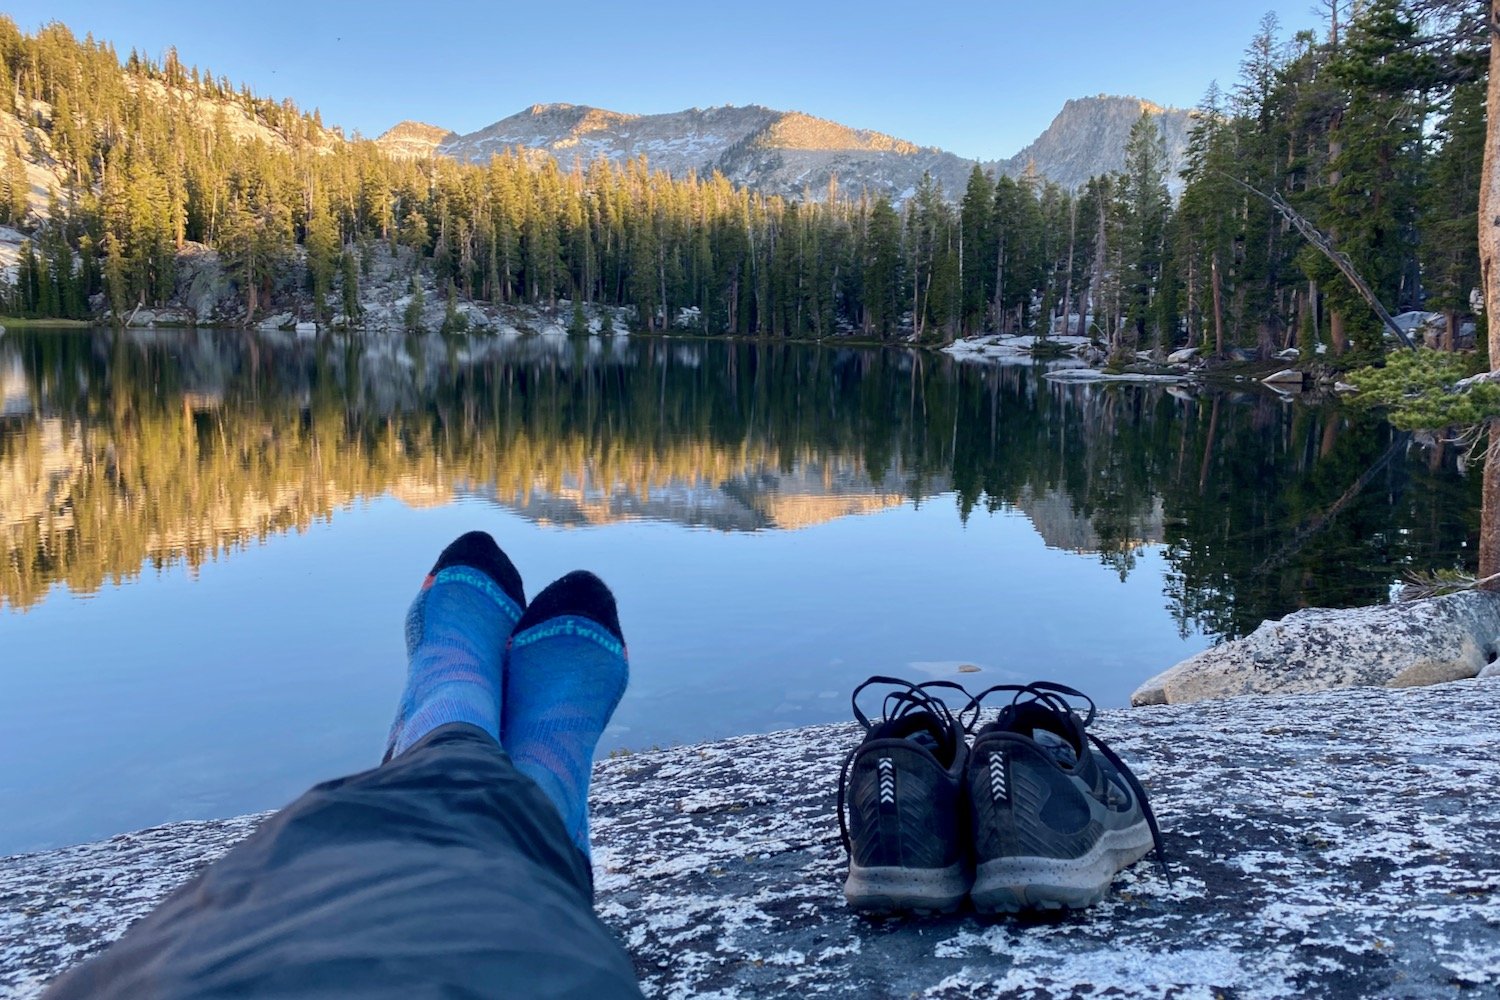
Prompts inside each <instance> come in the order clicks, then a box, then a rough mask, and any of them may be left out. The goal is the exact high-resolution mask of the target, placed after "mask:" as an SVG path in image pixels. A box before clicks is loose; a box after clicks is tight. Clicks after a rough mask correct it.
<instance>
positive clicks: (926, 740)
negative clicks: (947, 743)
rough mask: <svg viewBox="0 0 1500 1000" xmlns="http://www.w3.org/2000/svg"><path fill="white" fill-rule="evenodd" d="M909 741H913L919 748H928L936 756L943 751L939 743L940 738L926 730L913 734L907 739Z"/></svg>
mask: <svg viewBox="0 0 1500 1000" xmlns="http://www.w3.org/2000/svg"><path fill="white" fill-rule="evenodd" d="M907 739H909V740H911V741H912V742H913V743H915V744H916V745H917V746H919V747H926V748H927V749H928V750H930V751H932V753H933V754H936V753H937V752H938V751H939V750H941V749H942V744H941V743H939V742H938V738H937V737H936V736H934V735H932V733H930V732H928V731H927V730H925V729H924V730H922V731H921V732H917V733H912V734H911V735H910V736H908V737H907Z"/></svg>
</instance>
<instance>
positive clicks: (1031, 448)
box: [0, 330, 1478, 635]
mask: <svg viewBox="0 0 1500 1000" xmlns="http://www.w3.org/2000/svg"><path fill="white" fill-rule="evenodd" d="M0 400H3V410H0V604H8V605H13V606H18V607H27V606H29V605H31V604H33V603H35V602H36V601H38V600H40V599H41V598H42V597H43V596H45V594H46V593H47V592H48V590H49V589H51V588H52V587H54V586H58V585H61V584H66V585H67V586H69V587H70V588H72V589H73V590H75V591H80V592H87V591H90V590H93V589H95V588H98V587H99V586H101V585H102V584H103V583H105V582H106V581H110V580H119V579H121V578H124V577H128V576H131V575H134V574H136V573H138V572H140V571H141V569H142V568H143V567H145V566H157V567H160V566H163V565H167V564H170V563H175V562H183V563H186V564H188V565H198V564H200V563H201V562H203V561H204V560H206V559H211V558H215V557H216V556H218V555H219V554H220V553H223V552H226V551H232V550H234V549H237V548H240V547H243V546H246V545H249V544H251V543H253V542H256V541H259V540H263V539H265V538H267V537H269V536H271V535H273V534H277V533H281V532H285V531H289V530H295V529H300V528H303V527H306V526H307V525H309V524H311V523H312V522H313V521H315V520H319V519H326V518H328V517H331V516H333V514H334V512H335V511H337V510H339V509H340V508H342V507H345V506H347V505H349V504H351V503H355V502H357V501H359V500H361V499H364V498H371V497H378V496H382V495H392V496H395V497H397V498H399V499H401V500H402V501H403V502H405V503H407V504H410V505H412V506H430V505H437V504H443V503H446V502H448V501H449V500H450V499H451V498H452V497H453V496H455V495H458V494H463V495H470V496H478V497H484V498H487V499H489V500H491V501H492V502H495V503H500V504H503V505H505V506H507V507H512V508H514V509H515V510H517V511H518V512H520V513H521V515H522V516H525V517H529V518H533V519H535V520H537V521H545V522H547V523H553V524H574V525H591V524H606V523H611V522H615V521H619V520H622V519H632V518H634V519H644V518H649V519H659V520H670V521H674V522H676V523H680V524H687V525H695V526H702V527H709V528H714V529H717V530H724V531H756V530H767V529H783V530H784V529H792V528H799V527H805V526H810V525H815V524H821V523H824V522H826V521H828V520H831V519H834V518H839V517H845V516H849V515H853V514H861V513H870V512H876V511H880V510H884V509H886V508H888V507H890V506H892V505H895V504H899V503H901V502H903V501H907V500H922V499H926V498H930V497H932V496H933V495H934V494H938V493H951V494H952V496H953V497H954V499H955V502H956V505H957V507H958V513H959V515H960V516H961V517H969V516H972V515H973V512H974V511H975V510H976V509H991V510H996V509H1002V508H1013V509H1016V510H1019V511H1021V512H1023V513H1024V514H1026V516H1027V517H1029V518H1030V520H1031V522H1032V523H1033V525H1034V526H1035V527H1036V530H1037V531H1038V533H1039V534H1040V535H1041V536H1042V538H1043V539H1044V540H1045V541H1046V542H1047V544H1049V545H1052V546H1054V547H1057V548H1062V549H1066V550H1070V551H1074V552H1081V553H1090V554H1091V555H1094V556H1095V557H1097V558H1098V559H1100V560H1101V561H1102V562H1104V563H1106V564H1108V565H1109V566H1110V567H1111V568H1113V569H1114V570H1115V571H1117V572H1119V573H1120V574H1122V575H1123V574H1127V573H1129V572H1130V571H1131V569H1132V567H1133V565H1134V560H1135V557H1136V555H1137V553H1138V551H1139V550H1140V549H1141V548H1142V547H1143V546H1146V545H1157V544H1160V547H1161V551H1162V554H1163V555H1164V557H1165V558H1166V559H1167V561H1168V562H1169V563H1170V567H1171V569H1170V572H1169V574H1168V578H1167V579H1168V598H1169V601H1170V602H1171V603H1172V605H1173V607H1174V609H1175V612H1176V613H1177V614H1178V615H1179V616H1180V618H1181V620H1182V621H1183V622H1184V624H1185V625H1186V624H1189V623H1191V624H1198V625H1202V626H1203V627H1205V628H1206V629H1208V630H1209V631H1211V632H1214V633H1216V634H1223V635H1229V634H1237V633H1240V632H1243V631H1245V630H1247V629H1249V628H1252V627H1254V626H1255V625H1257V624H1259V622H1260V620H1261V619H1263V618H1267V617H1277V616H1280V615H1282V614H1285V613H1286V612H1287V611H1290V610H1292V609H1294V608H1296V607H1299V606H1302V605H1305V604H1324V605H1337V604H1351V603H1363V602H1368V601H1371V600H1378V599H1380V598H1381V596H1382V595H1383V594H1384V593H1385V591H1386V589H1387V587H1388V585H1389V583H1390V581H1391V579H1392V578H1393V577H1395V576H1398V575H1399V574H1400V572H1401V569H1402V568H1404V567H1406V566H1413V567H1423V568H1428V567H1432V566H1435V565H1444V564H1452V563H1454V562H1455V561H1457V560H1458V559H1461V558H1462V557H1461V556H1460V557H1455V556H1454V555H1453V554H1454V553H1467V552H1472V551H1474V548H1473V542H1472V539H1473V537H1474V535H1475V532H1476V529H1477V511H1478V502H1477V482H1475V481H1474V480H1472V479H1463V478H1461V477H1458V476H1456V475H1454V474H1453V473H1452V471H1451V465H1452V463H1451V461H1449V460H1448V457H1447V456H1445V455H1443V454H1441V453H1437V454H1427V455H1422V454H1417V453H1415V452H1413V453H1412V454H1410V455H1409V456H1407V457H1405V458H1402V459H1399V460H1397V461H1392V462H1390V463H1389V464H1387V465H1385V466H1383V467H1382V472H1381V474H1380V476H1379V481H1378V482H1376V483H1372V485H1371V488H1370V489H1368V490H1365V491H1363V492H1359V493H1358V494H1357V495H1356V496H1354V497H1353V498H1352V499H1351V498H1346V497H1344V494H1345V493H1346V492H1347V491H1348V490H1349V486H1350V483H1351V482H1353V481H1354V480H1355V479H1356V478H1358V477H1359V476H1360V474H1361V473H1362V472H1364V470H1366V469H1368V468H1369V467H1370V465H1371V463H1372V462H1374V461H1375V459H1376V458H1378V457H1379V456H1380V455H1381V454H1382V453H1383V452H1384V451H1385V450H1386V448H1387V447H1388V445H1389V444H1390V437H1391V433H1392V432H1391V430H1390V428H1389V427H1387V426H1386V425H1384V424H1382V423H1380V422H1378V421H1377V420H1375V419H1373V418H1370V417H1367V416H1354V415H1350V414H1347V413H1344V412H1342V411H1339V410H1337V409H1333V408H1328V409H1322V410H1313V409H1307V408H1300V407H1299V408H1284V407H1283V406H1282V405H1281V404H1280V403H1278V402H1276V401H1274V400H1270V399H1266V398H1263V397H1260V396H1255V395H1249V396H1242V397H1233V396H1221V397H1210V398H1209V399H1207V400H1205V401H1202V402H1200V401H1198V400H1196V399H1194V398H1191V397H1181V396H1173V395H1170V394H1168V393H1165V392H1162V391H1160V390H1158V389H1154V388H1139V387H1127V388H1114V389H1108V388H1100V387H1095V386H1079V385H1058V384H1053V383H1048V382H1045V381H1043V380H1041V379H1039V378H1037V377H1036V375H1035V374H1034V373H1033V372H1032V371H1030V370H1029V369H1025V368H1007V369H1004V370H997V369H977V368H968V367H962V366H955V365H954V364H952V363H951V361H950V359H947V358H945V357H934V356H930V355H923V354H916V353H908V352H899V351H881V350H874V349H871V350H862V349H842V348H841V349H830V348H811V347H789V346H785V345H776V344H766V343H724V342H713V341H663V340H650V339H647V340H637V339H619V340H614V341H611V342H608V343H601V342H599V341H598V340H595V339H591V340H587V341H579V340H573V339H568V338H545V337H532V338H523V339H521V340H516V341H512V342H508V343H507V342H494V341H466V340H463V339H461V338H460V339H455V340H451V341H445V340H443V339H442V338H440V337H436V336H433V337H428V338H419V339H416V340H402V339H400V338H397V339H395V340H390V341H386V340H355V339H348V340H344V339H314V340H311V341H299V340H297V339H296V338H294V337H290V336H288V337H281V336H279V335H273V336H259V335H248V334H243V333H215V332H207V331H205V332H199V333H192V332H170V331H142V332H139V333H134V332H133V333H129V334H115V333H111V332H107V331H95V332H88V333H84V332H78V331H70V332H68V333H66V334H63V335H58V334H48V333H45V332H41V331H35V330H24V331H10V332H8V333H7V334H6V335H5V337H4V338H0ZM1403 454H1404V453H1403ZM1336 503H1337V504H1338V505H1339V506H1338V510H1339V513H1338V515H1337V516H1336V517H1332V518H1329V517H1325V516H1323V515H1324V514H1325V513H1326V512H1327V511H1328V509H1329V508H1330V506H1332V505H1334V504H1336ZM1310 522H1317V523H1318V524H1319V528H1318V530H1317V531H1316V532H1314V533H1311V534H1304V533H1298V531H1297V529H1298V528H1299V527H1301V526H1304V525H1306V524H1308V523H1310ZM1289 540H1295V544H1289ZM1466 546H1467V547H1466ZM1330 566H1337V567H1339V568H1340V570H1339V572H1337V573H1330V572H1328V567H1330ZM997 571H999V569H998V568H997Z"/></svg>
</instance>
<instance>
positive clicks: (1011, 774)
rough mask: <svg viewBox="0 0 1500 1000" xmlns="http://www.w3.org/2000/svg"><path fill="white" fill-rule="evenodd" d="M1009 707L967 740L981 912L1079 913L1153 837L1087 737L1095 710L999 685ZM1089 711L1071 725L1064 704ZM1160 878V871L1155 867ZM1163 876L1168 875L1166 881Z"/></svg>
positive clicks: (1129, 785)
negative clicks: (1008, 698)
mask: <svg viewBox="0 0 1500 1000" xmlns="http://www.w3.org/2000/svg"><path fill="white" fill-rule="evenodd" d="M996 692H1011V693H1012V695H1013V697H1012V699H1011V703H1010V704H1008V705H1006V706H1005V707H1003V708H1002V709H1001V710H1000V712H999V716H998V717H997V718H996V719H995V720H994V721H992V722H990V723H989V724H988V725H986V726H983V727H982V728H980V729H979V730H978V731H977V732H976V733H975V738H974V746H973V749H972V750H971V751H970V754H969V769H968V774H967V792H968V799H969V803H970V823H971V826H970V833H971V836H972V844H973V850H974V862H975V871H974V887H973V889H972V890H970V893H969V896H970V898H971V899H972V900H973V901H974V909H976V910H978V911H979V912H980V913H1016V912H1020V911H1023V910H1057V909H1063V908H1068V909H1081V908H1083V907H1086V906H1092V905H1093V904H1094V903H1097V902H1098V901H1099V900H1101V899H1102V898H1104V893H1105V892H1106V891H1107V890H1108V888H1109V883H1110V882H1111V880H1113V879H1114V877H1115V874H1116V873H1117V872H1119V871H1120V869H1122V868H1124V867H1126V866H1127V865H1130V864H1133V863H1135V862H1136V861H1138V860H1140V859H1141V858H1142V857H1144V856H1145V855H1146V854H1148V853H1150V851H1151V850H1152V848H1153V847H1154V848H1155V849H1156V850H1157V854H1158V858H1160V857H1161V834H1160V831H1159V830H1158V829H1157V825H1156V817H1155V816H1154V815H1153V814H1152V812H1151V806H1150V804H1149V803H1148V802H1147V801H1146V793H1145V790H1144V789H1143V788H1142V787H1141V783H1140V782H1139V781H1138V780H1137V779H1136V777H1135V775H1134V774H1132V773H1131V771H1130V768H1128V767H1126V766H1125V763H1124V762H1123V761H1122V760H1120V758H1119V757H1118V756H1116V755H1115V753H1114V751H1112V750H1110V749H1109V747H1107V746H1105V744H1104V742H1103V741H1102V740H1100V739H1099V738H1098V737H1096V736H1093V735H1092V734H1090V733H1088V732H1087V731H1086V730H1087V727H1088V725H1089V723H1091V722H1092V721H1093V720H1094V702H1093V700H1092V699H1090V698H1089V697H1088V696H1087V695H1084V694H1082V693H1081V692H1078V691H1075V690H1074V689H1072V688H1070V687H1065V686H1063V685H1061V684H1051V683H1047V682H1037V683H1034V684H1027V685H1014V684H1002V685H998V686H996V687H992V688H990V689H988V690H987V691H984V692H981V693H980V694H978V695H975V696H974V698H973V699H972V700H971V701H970V702H969V705H968V706H966V707H965V709H964V710H963V711H962V712H960V713H959V716H960V718H963V717H965V716H966V715H967V713H968V712H969V711H971V710H972V711H973V712H975V718H974V722H976V723H977V722H978V713H979V711H980V703H981V702H982V701H983V699H984V698H985V697H986V696H987V695H990V694H994V693H996ZM1070 698H1076V699H1080V700H1082V701H1085V702H1087V703H1088V714H1087V716H1086V717H1085V718H1082V719H1080V718H1079V717H1078V715H1077V713H1076V712H1074V710H1073V709H1072V707H1071V706H1070V704H1069V702H1068V699H1070ZM1163 869H1164V870H1165V863H1163ZM1169 877H1170V876H1169Z"/></svg>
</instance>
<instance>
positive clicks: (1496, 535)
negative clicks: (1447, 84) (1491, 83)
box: [1479, 89, 1500, 590]
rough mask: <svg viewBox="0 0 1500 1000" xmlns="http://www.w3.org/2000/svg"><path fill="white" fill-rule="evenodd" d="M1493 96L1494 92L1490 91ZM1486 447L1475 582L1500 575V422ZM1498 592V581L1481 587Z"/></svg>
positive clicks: (1492, 423)
mask: <svg viewBox="0 0 1500 1000" xmlns="http://www.w3.org/2000/svg"><path fill="white" fill-rule="evenodd" d="M1490 93H1491V94H1494V90H1493V89H1492V90H1491V91H1490ZM1488 433H1489V435H1490V445H1489V447H1488V448H1486V449H1485V454H1484V490H1483V499H1482V501H1481V503H1482V506H1481V507H1480V509H1479V579H1481V580H1485V579H1488V578H1491V577H1493V576H1495V574H1497V573H1500V420H1491V421H1490V422H1489V431H1488ZM1483 586H1484V589H1486V590H1500V580H1492V581H1491V582H1490V583H1487V584H1484V585H1483Z"/></svg>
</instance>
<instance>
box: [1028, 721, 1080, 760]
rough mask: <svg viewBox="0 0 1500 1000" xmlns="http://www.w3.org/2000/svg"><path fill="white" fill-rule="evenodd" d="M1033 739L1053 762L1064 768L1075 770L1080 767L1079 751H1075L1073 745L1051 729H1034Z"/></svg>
mask: <svg viewBox="0 0 1500 1000" xmlns="http://www.w3.org/2000/svg"><path fill="white" fill-rule="evenodd" d="M1031 738H1032V739H1033V740H1035V741H1036V745H1037V746H1039V747H1041V748H1042V749H1043V750H1045V751H1047V753H1048V754H1049V755H1050V756H1051V757H1052V759H1053V760H1055V761H1057V763H1059V764H1061V765H1062V766H1063V767H1067V768H1073V767H1076V766H1078V751H1076V750H1074V749H1073V744H1072V743H1069V742H1068V741H1067V740H1065V739H1063V738H1062V737H1061V736H1059V735H1057V734H1056V733H1054V732H1053V731H1052V730H1050V729H1033V730H1032V731H1031Z"/></svg>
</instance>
